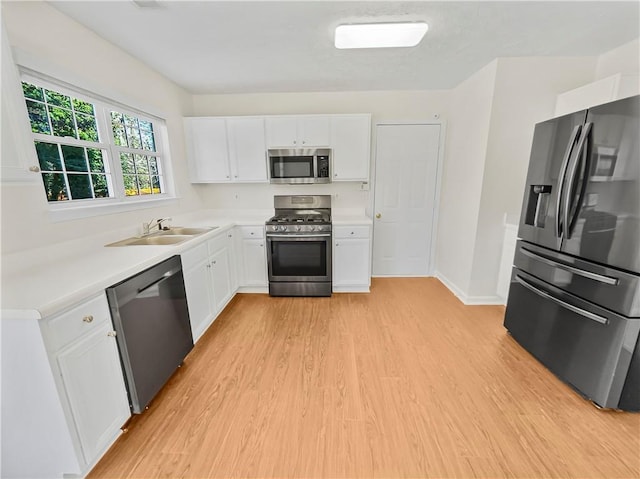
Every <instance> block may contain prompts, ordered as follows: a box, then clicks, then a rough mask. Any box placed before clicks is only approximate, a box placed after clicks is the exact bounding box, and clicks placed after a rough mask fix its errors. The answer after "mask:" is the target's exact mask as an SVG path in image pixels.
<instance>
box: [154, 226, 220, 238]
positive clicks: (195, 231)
mask: <svg viewBox="0 0 640 479" xmlns="http://www.w3.org/2000/svg"><path fill="white" fill-rule="evenodd" d="M216 228H217V226H214V227H212V228H184V227H182V226H176V227H173V228H169V229H168V230H162V231H158V232H157V233H155V235H158V236H160V235H162V236H173V235H191V236H193V235H201V234H203V233H208V232H209V231H212V230H214V229H216Z"/></svg>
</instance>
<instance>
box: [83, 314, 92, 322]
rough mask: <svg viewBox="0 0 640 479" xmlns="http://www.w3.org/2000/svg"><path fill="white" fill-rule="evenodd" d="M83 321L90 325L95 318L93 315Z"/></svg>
mask: <svg viewBox="0 0 640 479" xmlns="http://www.w3.org/2000/svg"><path fill="white" fill-rule="evenodd" d="M82 320H83V321H84V322H85V323H90V322H91V321H93V316H91V315H88V316H85V317H84V318H82Z"/></svg>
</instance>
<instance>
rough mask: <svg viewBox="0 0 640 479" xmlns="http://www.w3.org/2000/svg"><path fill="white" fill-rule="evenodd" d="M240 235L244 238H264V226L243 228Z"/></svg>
mask: <svg viewBox="0 0 640 479" xmlns="http://www.w3.org/2000/svg"><path fill="white" fill-rule="evenodd" d="M240 234H242V237H243V238H264V226H242V227H240Z"/></svg>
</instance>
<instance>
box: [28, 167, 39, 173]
mask: <svg viewBox="0 0 640 479" xmlns="http://www.w3.org/2000/svg"><path fill="white" fill-rule="evenodd" d="M29 171H32V172H33V173H39V172H40V167H39V166H30V167H29Z"/></svg>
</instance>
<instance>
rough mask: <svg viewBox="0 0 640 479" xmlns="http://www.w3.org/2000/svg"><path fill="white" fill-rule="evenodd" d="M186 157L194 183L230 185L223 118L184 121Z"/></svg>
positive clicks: (225, 130) (187, 119) (225, 129)
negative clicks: (226, 183) (227, 183)
mask: <svg viewBox="0 0 640 479" xmlns="http://www.w3.org/2000/svg"><path fill="white" fill-rule="evenodd" d="M184 125H185V136H186V141H187V154H188V159H189V167H190V170H191V181H192V182H193V183H225V182H228V181H231V172H230V170H229V148H228V145H227V126H226V121H225V119H224V118H185V120H184Z"/></svg>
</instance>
